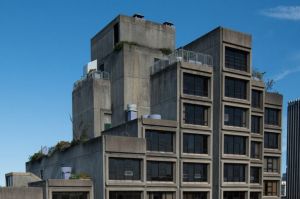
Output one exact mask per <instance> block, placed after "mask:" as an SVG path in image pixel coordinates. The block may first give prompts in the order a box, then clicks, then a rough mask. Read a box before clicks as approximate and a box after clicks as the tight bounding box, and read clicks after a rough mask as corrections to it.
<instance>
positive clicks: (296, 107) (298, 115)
mask: <svg viewBox="0 0 300 199" xmlns="http://www.w3.org/2000/svg"><path fill="white" fill-rule="evenodd" d="M299 124H300V100H299V99H297V100H294V101H290V102H289V103H288V118H287V128H288V132H287V133H288V134H287V136H288V139H287V175H286V194H287V195H286V196H287V198H289V199H291V198H299V197H300V193H299V188H300V176H299V165H300V154H299V150H300V148H299V139H300V126H299Z"/></svg>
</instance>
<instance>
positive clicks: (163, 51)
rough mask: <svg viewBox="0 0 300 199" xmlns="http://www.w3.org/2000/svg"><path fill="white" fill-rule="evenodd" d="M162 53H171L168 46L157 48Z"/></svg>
mask: <svg viewBox="0 0 300 199" xmlns="http://www.w3.org/2000/svg"><path fill="white" fill-rule="evenodd" d="M159 50H160V51H161V52H162V53H163V54H164V55H169V54H171V53H172V50H171V49H170V48H161V49H159Z"/></svg>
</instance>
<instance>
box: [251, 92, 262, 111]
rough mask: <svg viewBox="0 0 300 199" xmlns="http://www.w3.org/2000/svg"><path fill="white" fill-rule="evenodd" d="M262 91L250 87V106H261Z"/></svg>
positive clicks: (259, 107) (258, 107) (260, 107)
mask: <svg viewBox="0 0 300 199" xmlns="http://www.w3.org/2000/svg"><path fill="white" fill-rule="evenodd" d="M262 102H263V91H261V90H257V89H252V90H251V107H252V108H256V109H262V108H263V103H262Z"/></svg>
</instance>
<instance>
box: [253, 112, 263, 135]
mask: <svg viewBox="0 0 300 199" xmlns="http://www.w3.org/2000/svg"><path fill="white" fill-rule="evenodd" d="M260 121H261V117H259V116H256V115H252V116H251V133H258V134H260V132H261V122H260Z"/></svg>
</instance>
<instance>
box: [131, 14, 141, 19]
mask: <svg viewBox="0 0 300 199" xmlns="http://www.w3.org/2000/svg"><path fill="white" fill-rule="evenodd" d="M132 17H135V18H139V19H144V16H143V15H141V14H138V13H135V14H134V15H133V16H132Z"/></svg>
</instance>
